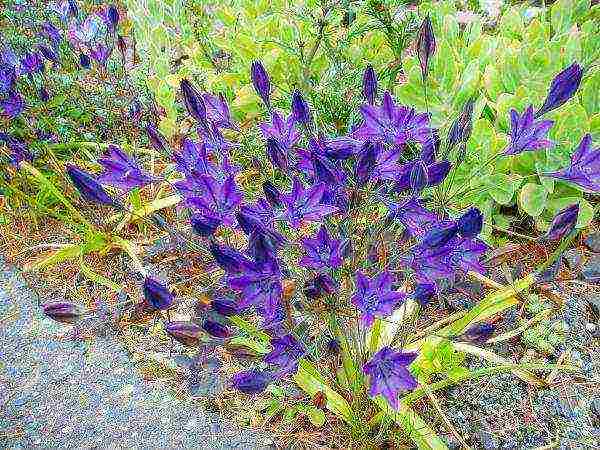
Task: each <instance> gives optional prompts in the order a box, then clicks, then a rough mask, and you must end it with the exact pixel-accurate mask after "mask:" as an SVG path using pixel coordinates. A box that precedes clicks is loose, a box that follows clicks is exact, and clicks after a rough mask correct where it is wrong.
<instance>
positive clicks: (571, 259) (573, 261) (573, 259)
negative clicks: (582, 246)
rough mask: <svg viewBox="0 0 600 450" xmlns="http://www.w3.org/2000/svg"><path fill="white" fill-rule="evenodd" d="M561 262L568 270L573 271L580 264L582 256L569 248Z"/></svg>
mask: <svg viewBox="0 0 600 450" xmlns="http://www.w3.org/2000/svg"><path fill="white" fill-rule="evenodd" d="M563 260H564V261H565V264H566V265H567V267H568V268H569V269H575V268H577V267H578V266H579V265H580V264H581V262H582V260H583V255H582V254H581V252H580V251H579V249H577V248H571V249H569V250H567V251H566V252H564V253H563Z"/></svg>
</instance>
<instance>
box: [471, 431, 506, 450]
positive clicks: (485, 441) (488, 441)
mask: <svg viewBox="0 0 600 450" xmlns="http://www.w3.org/2000/svg"><path fill="white" fill-rule="evenodd" d="M475 438H476V439H477V440H478V441H479V442H481V446H482V448H484V449H485V450H494V449H497V448H500V441H499V439H498V438H497V437H496V436H494V435H493V434H491V433H489V432H487V431H481V432H479V433H477V434H476V435H475Z"/></svg>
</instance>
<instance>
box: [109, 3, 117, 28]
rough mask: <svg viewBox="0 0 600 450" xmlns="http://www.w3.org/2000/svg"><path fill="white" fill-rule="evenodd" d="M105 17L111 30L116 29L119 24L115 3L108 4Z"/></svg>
mask: <svg viewBox="0 0 600 450" xmlns="http://www.w3.org/2000/svg"><path fill="white" fill-rule="evenodd" d="M106 19H107V20H108V24H109V27H110V29H111V30H113V31H114V30H116V29H117V25H118V24H119V10H118V9H117V8H116V6H115V5H110V6H109V7H108V9H107V10H106Z"/></svg>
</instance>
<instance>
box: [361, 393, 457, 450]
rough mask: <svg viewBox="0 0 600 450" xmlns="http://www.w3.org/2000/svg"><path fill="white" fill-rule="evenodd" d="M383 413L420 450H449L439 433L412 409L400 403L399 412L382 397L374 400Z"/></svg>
mask: <svg viewBox="0 0 600 450" xmlns="http://www.w3.org/2000/svg"><path fill="white" fill-rule="evenodd" d="M372 400H373V401H374V402H375V404H376V405H377V406H379V408H381V410H382V411H384V412H385V413H386V414H387V415H388V416H390V417H391V418H392V419H393V420H394V422H396V424H398V425H399V426H400V427H402V429H403V430H404V431H405V433H406V434H407V435H408V437H409V438H410V439H411V440H412V441H413V442H414V443H415V444H416V446H417V448H418V449H419V450H448V447H446V444H444V442H443V441H442V440H441V439H440V437H439V436H438V435H437V433H436V432H435V431H434V430H433V428H431V427H430V426H429V424H428V423H427V422H425V421H424V420H423V419H422V418H421V416H419V415H418V414H417V413H416V412H415V411H414V410H413V409H412V408H410V407H409V406H407V405H406V404H404V403H403V402H402V401H400V406H399V408H398V411H396V410H394V409H393V408H392V407H391V406H390V405H389V403H388V402H387V400H386V399H385V398H383V397H382V396H381V395H378V396H377V397H375V398H374V399H372Z"/></svg>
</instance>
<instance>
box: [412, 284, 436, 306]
mask: <svg viewBox="0 0 600 450" xmlns="http://www.w3.org/2000/svg"><path fill="white" fill-rule="evenodd" d="M434 295H435V284H433V283H419V284H417V285H416V286H415V292H414V293H413V298H414V299H415V300H416V301H417V302H419V305H421V306H427V304H428V303H429V301H430V300H431V299H432V298H433V296H434Z"/></svg>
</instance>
